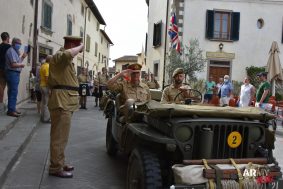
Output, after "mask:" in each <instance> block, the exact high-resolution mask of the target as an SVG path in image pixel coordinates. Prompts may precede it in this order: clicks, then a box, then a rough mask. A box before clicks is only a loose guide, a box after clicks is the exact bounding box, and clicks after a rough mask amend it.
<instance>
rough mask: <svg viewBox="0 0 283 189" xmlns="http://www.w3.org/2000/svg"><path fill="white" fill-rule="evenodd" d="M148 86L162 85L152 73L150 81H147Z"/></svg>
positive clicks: (155, 87) (153, 87)
mask: <svg viewBox="0 0 283 189" xmlns="http://www.w3.org/2000/svg"><path fill="white" fill-rule="evenodd" d="M147 86H148V87H149V88H150V89H158V88H159V87H160V86H159V84H158V82H157V81H156V80H155V78H154V74H150V81H148V82H147Z"/></svg>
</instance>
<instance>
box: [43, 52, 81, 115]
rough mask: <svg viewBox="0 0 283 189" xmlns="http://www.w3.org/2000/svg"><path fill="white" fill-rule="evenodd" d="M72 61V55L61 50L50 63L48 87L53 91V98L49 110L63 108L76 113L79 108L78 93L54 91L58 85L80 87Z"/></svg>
mask: <svg viewBox="0 0 283 189" xmlns="http://www.w3.org/2000/svg"><path fill="white" fill-rule="evenodd" d="M72 60H73V57H72V55H71V53H70V52H68V51H65V50H64V49H63V48H61V49H60V50H59V51H58V52H57V53H56V54H55V55H53V57H52V60H51V62H50V63H49V77H48V87H49V88H50V89H51V96H50V97H49V102H48V107H49V110H54V109H57V108H62V109H64V110H68V111H75V110H77V109H78V107H79V93H78V91H73V90H65V89H52V88H53V87H54V86H56V85H66V86H72V87H78V85H79V83H78V79H77V77H76V72H75V68H74V66H73V64H72Z"/></svg>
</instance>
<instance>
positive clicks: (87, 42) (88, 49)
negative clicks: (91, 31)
mask: <svg viewBox="0 0 283 189" xmlns="http://www.w3.org/2000/svg"><path fill="white" fill-rule="evenodd" d="M86 51H87V52H89V51H90V36H89V35H86Z"/></svg>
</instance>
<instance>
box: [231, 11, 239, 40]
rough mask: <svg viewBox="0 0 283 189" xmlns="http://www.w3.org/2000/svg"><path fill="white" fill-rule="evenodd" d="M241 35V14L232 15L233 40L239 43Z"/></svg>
mask: <svg viewBox="0 0 283 189" xmlns="http://www.w3.org/2000/svg"><path fill="white" fill-rule="evenodd" d="M239 35H240V13H239V12H233V13H232V22H231V40H233V41H239Z"/></svg>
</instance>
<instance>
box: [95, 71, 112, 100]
mask: <svg viewBox="0 0 283 189" xmlns="http://www.w3.org/2000/svg"><path fill="white" fill-rule="evenodd" d="M108 80H109V77H108V75H107V70H106V68H105V67H103V68H102V74H101V73H100V72H98V74H97V77H96V78H95V80H94V84H95V86H96V89H95V90H96V91H95V93H96V97H95V106H97V105H98V99H99V104H100V102H101V97H102V95H103V91H104V90H106V87H107V82H108Z"/></svg>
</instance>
